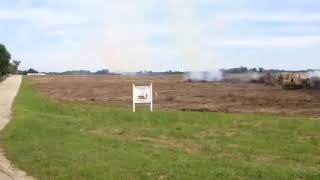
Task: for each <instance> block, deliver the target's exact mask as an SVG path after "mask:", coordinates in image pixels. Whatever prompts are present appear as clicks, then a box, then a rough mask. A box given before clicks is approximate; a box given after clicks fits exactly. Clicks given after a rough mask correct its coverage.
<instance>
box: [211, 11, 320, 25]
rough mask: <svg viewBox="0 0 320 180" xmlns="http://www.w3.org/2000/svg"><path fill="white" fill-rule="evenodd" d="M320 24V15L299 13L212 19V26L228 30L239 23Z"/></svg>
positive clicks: (232, 14) (229, 15)
mask: <svg viewBox="0 0 320 180" xmlns="http://www.w3.org/2000/svg"><path fill="white" fill-rule="evenodd" d="M248 22H249V23H250V22H260V23H268V22H271V23H283V24H286V23H300V24H301V23H319V22H320V13H299V12H287V13H279V12H268V13H261V12H237V13H222V14H217V15H215V16H213V17H212V24H213V26H214V27H215V28H228V27H231V26H233V25H236V24H238V23H248Z"/></svg>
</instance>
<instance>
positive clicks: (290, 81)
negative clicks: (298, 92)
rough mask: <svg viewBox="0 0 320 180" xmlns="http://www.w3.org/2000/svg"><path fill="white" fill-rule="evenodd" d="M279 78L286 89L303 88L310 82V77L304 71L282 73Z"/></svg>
mask: <svg viewBox="0 0 320 180" xmlns="http://www.w3.org/2000/svg"><path fill="white" fill-rule="evenodd" d="M277 80H278V82H279V84H280V85H281V86H282V88H284V89H301V88H305V87H308V84H309V77H308V76H307V75H306V74H303V73H281V74H279V76H278V78H277Z"/></svg>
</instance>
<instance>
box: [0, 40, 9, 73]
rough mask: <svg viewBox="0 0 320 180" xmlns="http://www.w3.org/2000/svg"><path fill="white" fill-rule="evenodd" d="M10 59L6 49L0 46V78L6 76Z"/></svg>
mask: <svg viewBox="0 0 320 180" xmlns="http://www.w3.org/2000/svg"><path fill="white" fill-rule="evenodd" d="M10 59H11V55H10V53H9V52H8V51H7V48H6V47H5V46H4V45H3V44H0V76H4V75H6V74H8V67H9V62H10Z"/></svg>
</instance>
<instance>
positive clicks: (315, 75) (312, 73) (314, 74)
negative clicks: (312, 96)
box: [307, 71, 320, 78]
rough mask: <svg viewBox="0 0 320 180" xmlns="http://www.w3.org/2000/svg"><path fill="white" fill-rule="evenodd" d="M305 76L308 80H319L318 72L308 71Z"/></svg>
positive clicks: (319, 74) (319, 73)
mask: <svg viewBox="0 0 320 180" xmlns="http://www.w3.org/2000/svg"><path fill="white" fill-rule="evenodd" d="M307 76H308V77H309V78H320V71H309V72H308V73H307Z"/></svg>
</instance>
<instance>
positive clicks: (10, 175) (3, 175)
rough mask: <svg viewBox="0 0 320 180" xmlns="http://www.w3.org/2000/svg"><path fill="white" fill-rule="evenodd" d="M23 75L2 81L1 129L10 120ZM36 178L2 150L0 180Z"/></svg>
mask: <svg viewBox="0 0 320 180" xmlns="http://www.w3.org/2000/svg"><path fill="white" fill-rule="evenodd" d="M21 80H22V77H21V76H11V77H9V78H7V79H6V80H5V81H4V82H2V83H0V130H2V129H3V128H4V127H5V126H6V125H7V123H8V122H9V121H10V116H11V105H12V103H13V100H14V98H15V96H16V95H17V93H18V90H19V87H20V84H21ZM25 179H26V180H29V179H34V178H32V177H29V176H27V175H26V173H25V172H23V171H21V170H19V169H17V168H15V167H14V166H13V165H12V164H11V163H10V161H9V160H8V159H7V158H6V157H5V156H4V154H3V152H2V151H1V150H0V180H25Z"/></svg>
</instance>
